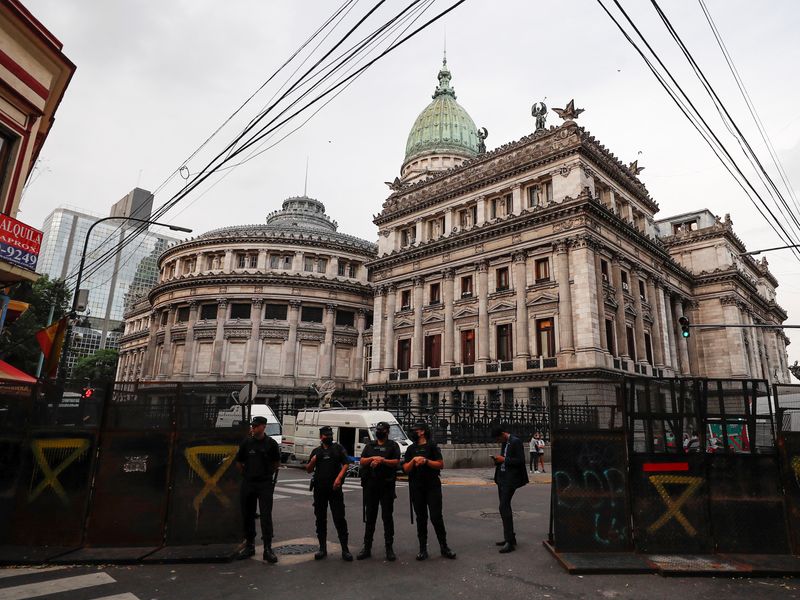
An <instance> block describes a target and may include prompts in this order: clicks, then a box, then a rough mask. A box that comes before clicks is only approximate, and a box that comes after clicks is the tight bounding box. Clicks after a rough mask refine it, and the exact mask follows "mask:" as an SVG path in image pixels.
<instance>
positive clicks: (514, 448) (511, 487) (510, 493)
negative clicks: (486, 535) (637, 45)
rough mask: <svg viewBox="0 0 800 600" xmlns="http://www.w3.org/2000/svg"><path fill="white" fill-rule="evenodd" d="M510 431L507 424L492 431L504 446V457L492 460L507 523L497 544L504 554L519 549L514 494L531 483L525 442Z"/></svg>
mask: <svg viewBox="0 0 800 600" xmlns="http://www.w3.org/2000/svg"><path fill="white" fill-rule="evenodd" d="M509 429H510V427H509V426H508V425H507V424H506V423H501V424H499V425H495V426H493V427H492V431H491V435H492V437H493V438H494V439H496V440H497V441H498V442H500V444H501V446H500V454H498V455H496V456H493V457H492V460H493V461H494V464H495V469H494V482H495V483H496V484H497V495H498V498H499V500H500V518H501V519H502V520H503V540H502V541H500V542H497V545H498V546H501V548H500V553H501V554H506V553H508V552H513V551H514V550H515V549H516V547H517V536H516V533H515V532H514V511H513V510H512V509H511V499H512V498H513V497H514V492H516V491H517V490H518V489H519V488H521V487H522V486H523V485H527V483H528V471H527V469H525V447H524V445H523V443H522V440H521V439H519V438H518V437H517V436H515V435H513V434H512V433H509Z"/></svg>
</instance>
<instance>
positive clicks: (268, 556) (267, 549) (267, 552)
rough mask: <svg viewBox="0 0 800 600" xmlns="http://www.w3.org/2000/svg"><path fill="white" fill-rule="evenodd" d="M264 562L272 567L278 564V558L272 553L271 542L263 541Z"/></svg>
mask: <svg viewBox="0 0 800 600" xmlns="http://www.w3.org/2000/svg"><path fill="white" fill-rule="evenodd" d="M264 560H265V561H267V562H268V563H270V564H272V565H274V564H275V563H276V562H278V557H277V556H275V553H274V552H273V551H272V540H269V541H267V540H264Z"/></svg>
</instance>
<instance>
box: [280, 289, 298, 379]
mask: <svg viewBox="0 0 800 600" xmlns="http://www.w3.org/2000/svg"><path fill="white" fill-rule="evenodd" d="M299 320H300V301H299V300H289V314H288V321H289V333H288V335H287V337H286V346H285V348H284V350H285V354H286V359H285V361H284V363H283V375H284V377H294V375H295V364H294V363H295V360H296V356H297V323H298V321H299Z"/></svg>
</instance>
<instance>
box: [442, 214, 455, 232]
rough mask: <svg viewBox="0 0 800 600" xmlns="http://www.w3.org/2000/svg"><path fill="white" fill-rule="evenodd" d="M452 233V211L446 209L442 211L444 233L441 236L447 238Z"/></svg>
mask: <svg viewBox="0 0 800 600" xmlns="http://www.w3.org/2000/svg"><path fill="white" fill-rule="evenodd" d="M452 233H453V209H452V208H448V209H447V210H445V211H444V231H443V232H442V235H444V236H449V235H451V234H452Z"/></svg>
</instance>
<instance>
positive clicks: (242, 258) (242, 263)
mask: <svg viewBox="0 0 800 600" xmlns="http://www.w3.org/2000/svg"><path fill="white" fill-rule="evenodd" d="M246 266H247V255H246V254H237V255H236V268H237V269H244V268H245V267H246Z"/></svg>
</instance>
